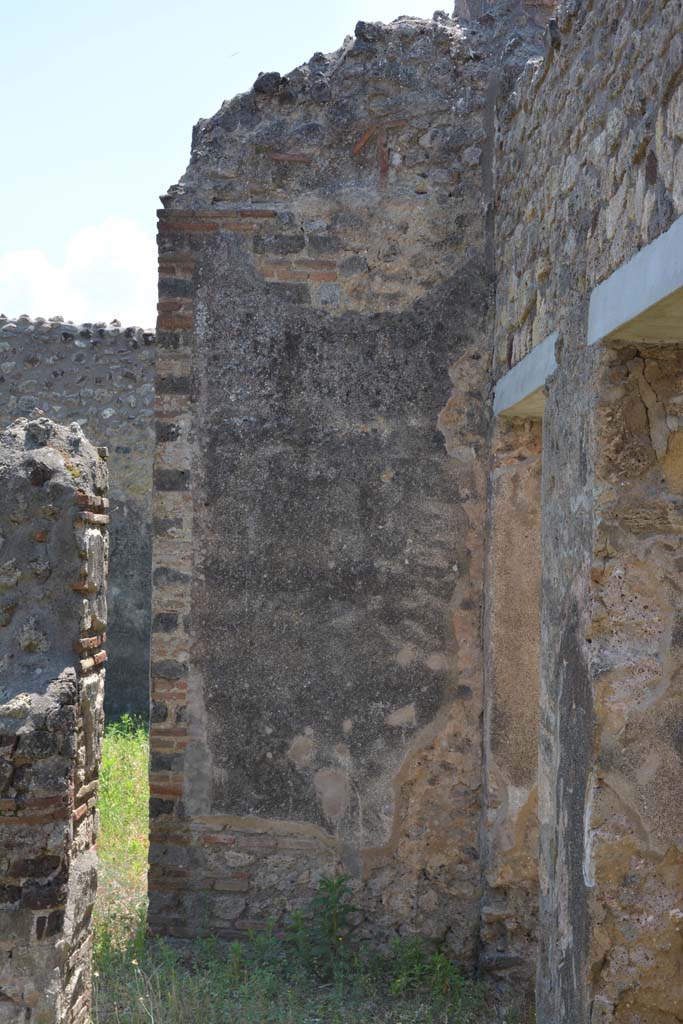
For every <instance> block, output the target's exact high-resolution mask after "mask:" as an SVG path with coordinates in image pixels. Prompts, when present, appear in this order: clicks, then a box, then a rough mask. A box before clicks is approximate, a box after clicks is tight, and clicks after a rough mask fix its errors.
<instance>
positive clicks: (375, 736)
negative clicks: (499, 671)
mask: <svg viewBox="0 0 683 1024" xmlns="http://www.w3.org/2000/svg"><path fill="white" fill-rule="evenodd" d="M500 6H501V8H502V7H503V6H505V7H506V13H507V14H508V15H511V17H513V21H514V24H511V23H510V21H506V20H505V18H504V17H502V15H501V17H500V18H496V17H493V16H491V15H488V16H487V17H486V18H484V19H482V20H481V21H480V22H477V23H474V22H473V23H471V24H470V25H458V24H457V23H455V22H452V21H450V20H449V19H448V18H446V17H445V16H441V15H439V16H438V17H437V18H436V19H435V20H433V21H428V22H423V21H419V20H417V19H411V18H403V19H400V20H399V21H397V22H395V23H393V24H392V25H391V26H380V25H368V24H364V23H361V24H359V25H358V27H357V29H356V34H355V38H354V39H349V40H347V42H346V43H345V45H344V47H343V48H342V50H340V51H338V52H337V53H335V54H332V55H330V56H323V55H322V54H317V55H315V56H314V57H313V59H312V60H311V62H310V63H309V64H308V65H305V66H304V67H301V68H298V69H297V70H295V71H294V72H292V74H290V75H288V76H287V77H281V76H280V75H278V74H268V75H263V76H261V77H260V78H259V79H258V81H257V82H256V84H255V87H254V90H253V91H252V92H250V93H248V94H246V95H244V96H240V97H237V98H236V99H235V100H233V101H232V102H230V103H226V104H225V105H224V106H223V108H222V109H221V110H220V111H219V113H218V114H216V115H215V117H213V118H211V119H210V120H209V121H206V122H200V124H199V125H198V126H197V129H196V131H195V136H194V144H193V153H192V160H191V163H190V167H189V169H188V172H187V174H186V175H185V177H184V178H183V179H182V181H181V183H180V184H179V185H178V186H175V187H174V188H173V189H171V191H170V193H169V196H168V197H167V198H166V200H165V206H166V209H165V210H164V211H162V213H161V216H160V268H161V269H160V273H161V278H160V300H161V301H160V317H159V321H158V346H159V356H158V377H157V380H158V418H157V449H156V461H155V553H154V608H153V611H154V620H153V630H154V633H153V655H152V686H153V711H152V750H153V760H152V774H151V781H152V796H153V798H152V815H153V822H152V854H151V871H150V923H151V925H152V927H153V928H154V929H155V930H157V931H159V932H164V933H167V934H172V935H189V934H192V933H195V932H196V931H197V930H198V929H200V928H201V927H202V926H203V927H206V928H208V929H210V930H211V932H212V933H214V934H219V935H224V936H232V935H239V934H243V933H244V929H246V928H248V927H250V926H252V925H254V924H259V923H263V922H264V921H265V920H267V919H268V918H276V919H277V920H282V919H283V918H284V916H286V914H287V913H289V912H290V911H291V910H293V909H294V908H295V907H296V906H298V905H300V904H301V903H303V902H305V901H306V900H307V899H308V898H309V897H310V894H311V891H312V889H313V888H314V886H315V884H316V880H317V878H318V877H319V876H320V874H321V873H322V872H330V871H332V870H334V869H336V868H340V869H343V870H346V871H349V872H350V873H351V874H352V875H353V876H354V878H355V879H356V884H357V888H358V897H357V898H358V900H359V901H360V902H361V903H362V905H363V907H364V909H365V911H366V920H367V927H368V928H374V929H376V930H377V931H378V932H380V933H383V934H385V935H386V934H388V933H390V931H391V930H400V931H405V932H419V933H421V934H423V935H424V936H426V937H428V938H433V939H436V940H445V941H446V942H447V943H448V944H449V946H450V948H451V949H452V951H453V952H454V954H455V955H456V956H458V957H459V958H461V959H462V960H463V961H469V962H472V961H473V959H474V958H475V956H476V950H477V947H478V930H479V899H480V870H481V868H480V860H479V842H478V838H479V818H480V783H481V710H482V641H481V630H480V623H481V614H482V608H481V602H482V573H483V534H484V522H485V513H486V505H485V503H486V485H485V478H486V470H487V454H486V436H487V430H488V426H487V408H488V399H489V395H488V384H487V382H488V355H487V354H488V349H489V337H490V330H491V322H490V318H489V310H490V301H491V294H492V292H491V287H492V278H491V264H490V260H491V256H492V247H491V243H492V236H491V233H490V220H489V219H487V217H486V200H487V196H489V195H490V189H491V185H492V166H491V142H492V140H491V129H492V125H493V104H494V100H495V96H496V93H497V92H498V91H499V90H500V89H502V88H504V82H503V81H502V80H503V79H505V75H501V74H500V68H499V67H498V64H497V60H496V55H497V54H499V53H500V52H501V51H503V50H504V49H505V47H506V45H507V44H508V43H509V42H510V39H511V37H513V39H514V41H513V42H511V43H510V45H509V47H508V50H509V60H510V66H509V68H508V70H509V72H510V76H511V77H514V68H513V65H514V66H515V67H517V69H518V70H519V66H521V65H523V63H524V60H525V57H526V56H528V55H529V54H530V53H531V52H536V51H535V50H534V49H533V47H532V45H531V43H535V42H536V40H537V37H538V35H539V29H538V26H537V24H536V23H535V22H534V21H533V19H532V18H530V17H529V13H528V6H527V5H526V4H517V3H515V4H508V5H500ZM533 6H534V11H533V13H534V15H537V14H538V9H537V5H533ZM511 12H512V14H511ZM513 29H514V31H513ZM515 62H517V64H515ZM200 910H201V913H200Z"/></svg>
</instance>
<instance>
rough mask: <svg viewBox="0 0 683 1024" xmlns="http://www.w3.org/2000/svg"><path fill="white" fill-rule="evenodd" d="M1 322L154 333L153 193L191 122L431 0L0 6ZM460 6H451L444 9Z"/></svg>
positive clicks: (84, 0)
mask: <svg viewBox="0 0 683 1024" xmlns="http://www.w3.org/2000/svg"><path fill="white" fill-rule="evenodd" d="M2 7H3V11H2V15H1V17H0V26H1V32H2V42H3V46H2V60H1V61H0V97H1V98H0V119H1V121H2V126H1V128H2V130H1V137H2V141H3V145H2V159H1V160H0V204H1V217H0V225H1V231H0V313H6V314H7V315H8V316H18V315H19V314H21V313H28V314H29V315H30V316H53V315H56V314H59V315H62V316H64V317H65V318H66V319H72V320H76V321H78V320H107V321H109V320H111V319H113V318H114V317H118V319H120V320H123V321H125V322H127V323H133V322H136V323H140V324H141V325H142V326H149V325H151V324H152V323H153V320H154V308H155V302H156V265H155V247H154V235H155V211H156V209H157V207H158V205H159V204H158V197H159V195H160V193H162V192H164V191H165V190H166V189H167V188H168V186H169V185H171V184H172V183H173V182H174V181H176V180H177V179H178V178H179V176H180V175H181V174H182V172H183V170H184V169H185V166H186V164H187V159H188V156H189V148H190V134H191V129H192V125H193V124H194V123H195V122H196V121H197V120H198V118H200V117H208V116H210V115H211V114H213V113H214V111H216V110H217V109H218V107H219V106H220V104H221V103H222V101H223V100H224V99H226V98H229V97H231V96H233V95H235V94H236V93H238V92H243V91H244V90H245V89H248V88H250V86H251V85H252V83H253V81H254V79H255V78H256V75H257V74H258V72H259V71H280V72H283V73H284V72H287V71H289V70H291V68H293V67H296V66H297V65H298V64H301V63H302V62H303V61H305V60H307V59H308V58H309V57H310V56H311V55H312V54H313V53H314V52H315V51H316V50H322V51H324V52H328V51H330V50H334V49H336V48H337V47H338V46H339V45H340V44H341V42H342V41H343V39H344V36H345V35H347V34H349V33H351V32H353V27H354V25H355V23H356V22H357V21H358V20H359V19H360V18H362V19H364V20H366V21H391V20H392V19H393V18H395V17H398V16H399V15H400V14H413V15H418V16H420V17H429V16H430V15H431V14H432V12H433V10H434V9H435V7H436V8H438V7H439V4H438V0H436V3H435V0H342V2H338V3H329V2H328V3H316V2H313V0H289V2H288V3H286V4H285V3H277V2H275V0H262V2H261V3H259V4H255V3H248V2H244V0H243V2H241V3H237V2H235V0H222V2H221V0H184V2H180V0H163V2H162V0H62V2H61V3H57V2H56V0H5V2H4V3H3V4H2ZM451 7H452V3H450V4H449V5H448V10H449V12H450V9H451Z"/></svg>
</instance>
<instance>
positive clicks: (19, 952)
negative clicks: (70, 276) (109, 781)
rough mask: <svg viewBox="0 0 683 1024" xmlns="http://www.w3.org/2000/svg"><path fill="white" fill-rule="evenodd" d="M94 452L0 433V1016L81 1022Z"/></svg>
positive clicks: (99, 688)
mask: <svg viewBox="0 0 683 1024" xmlns="http://www.w3.org/2000/svg"><path fill="white" fill-rule="evenodd" d="M106 491H107V468H106V450H105V449H95V448H93V447H92V446H91V445H90V444H89V443H88V441H86V439H85V437H84V435H83V433H82V431H81V430H80V428H79V427H77V426H76V425H72V426H71V427H70V428H64V427H58V426H56V425H55V424H54V423H52V422H51V421H50V420H48V419H47V418H45V417H41V418H38V419H33V420H25V419H19V420H16V421H15V422H14V423H13V424H12V425H11V426H10V427H9V428H8V429H7V430H6V431H5V432H4V433H2V434H0V1021H2V1024H87V1022H88V1021H89V1020H90V1019H91V983H92V978H91V974H92V971H91V954H92V932H91V925H90V919H91V913H92V907H93V903H94V900H95V893H96V888H97V857H96V852H95V840H96V837H97V829H98V818H97V808H96V802H97V787H98V782H97V778H98V768H99V762H100V750H101V737H102V726H103V699H104V674H105V669H104V662H105V661H106V652H105V649H104V646H103V645H104V642H105V639H106V637H105V632H104V631H105V629H106V575H107V562H108V538H107V527H108V522H109V515H108V501H107V498H106Z"/></svg>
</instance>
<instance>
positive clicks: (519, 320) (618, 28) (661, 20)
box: [496, 0, 683, 372]
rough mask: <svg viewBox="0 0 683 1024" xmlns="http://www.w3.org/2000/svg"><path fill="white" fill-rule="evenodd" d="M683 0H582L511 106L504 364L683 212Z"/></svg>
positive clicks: (501, 217)
mask: <svg viewBox="0 0 683 1024" xmlns="http://www.w3.org/2000/svg"><path fill="white" fill-rule="evenodd" d="M681 13H682V12H681V2H680V0H617V2H611V3H600V2H598V0H585V2H583V3H579V2H577V0H569V2H565V3H563V4H561V5H560V9H559V14H558V24H557V26H556V27H555V28H554V30H553V33H552V38H551V42H550V43H549V45H548V48H547V54H546V58H545V60H544V61H541V62H536V63H531V64H530V65H529V67H528V68H527V70H526V72H525V74H524V75H523V76H522V78H521V79H520V81H519V82H518V84H517V86H516V89H515V91H514V93H513V94H512V96H511V98H510V101H509V102H508V103H507V104H504V105H503V108H502V109H501V111H500V114H499V140H498V149H497V158H496V233H497V244H496V249H497V269H498V285H497V301H496V306H497V320H496V365H497V367H498V372H501V370H502V371H504V370H505V369H506V368H507V367H508V366H510V365H512V364H513V363H516V362H517V361H518V360H519V359H520V358H521V357H522V356H523V355H524V354H525V353H526V352H527V351H528V350H529V349H530V348H531V347H532V346H534V345H537V344H538V343H539V342H541V341H543V339H544V338H545V337H547V335H549V334H550V333H551V332H552V331H554V330H557V329H560V330H563V329H568V330H571V328H572V326H573V325H574V324H576V322H577V321H576V319H575V317H576V314H577V297H579V296H583V297H584V298H585V299H586V300H587V297H588V296H589V294H590V291H591V290H592V289H593V288H594V287H595V286H596V285H597V284H599V283H600V282H601V281H603V280H604V279H605V278H606V277H608V276H609V274H611V273H612V271H614V270H616V268H617V267H618V266H619V265H620V264H621V263H623V262H624V261H625V260H627V259H630V257H631V256H633V255H634V253H635V252H637V250H638V249H639V248H640V247H641V246H643V245H646V244H647V243H648V242H651V241H652V240H653V239H654V238H656V237H657V236H658V235H660V234H661V233H662V232H663V231H665V230H666V229H667V228H668V227H669V226H670V225H671V223H672V221H673V220H674V219H675V218H676V217H677V216H680V214H681V213H683V129H682V127H681V126H682V124H683V80H682V76H683V37H682V36H681V31H680V28H681Z"/></svg>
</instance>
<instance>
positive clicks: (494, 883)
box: [480, 419, 541, 996]
mask: <svg viewBox="0 0 683 1024" xmlns="http://www.w3.org/2000/svg"><path fill="white" fill-rule="evenodd" d="M488 513H489V539H488V552H487V559H486V587H485V593H486V687H485V698H484V765H483V771H484V779H483V782H484V793H483V797H484V799H483V819H482V868H483V878H484V892H483V902H482V925H481V953H480V963H481V965H482V967H484V968H485V969H486V970H487V971H488V972H490V973H492V974H494V975H495V976H496V977H497V978H500V979H504V980H505V981H506V982H507V984H508V985H511V986H514V987H515V989H516V991H517V992H519V991H520V990H522V991H524V992H525V993H526V994H527V995H529V996H530V995H531V993H533V989H534V981H535V962H536V940H537V914H538V823H537V816H536V801H537V786H536V783H537V762H538V702H539V668H540V641H541V629H540V586H541V424H540V422H539V421H526V422H525V421H523V420H514V419H512V420H505V419H499V420H498V421H497V422H496V424H495V428H494V430H493V436H492V444H491V466H490V475H489V508H488Z"/></svg>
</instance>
